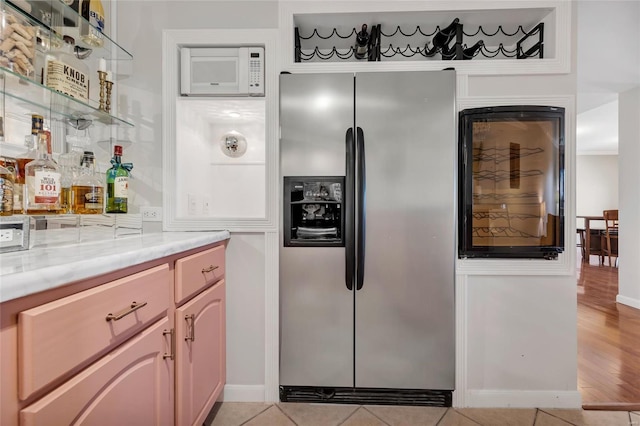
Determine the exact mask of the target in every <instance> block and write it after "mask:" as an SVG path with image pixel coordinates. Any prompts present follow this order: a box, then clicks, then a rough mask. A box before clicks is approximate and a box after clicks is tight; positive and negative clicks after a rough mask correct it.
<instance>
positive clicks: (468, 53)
mask: <svg viewBox="0 0 640 426" xmlns="http://www.w3.org/2000/svg"><path fill="white" fill-rule="evenodd" d="M482 46H484V41H482V40H480V41H478V42H477V43H476V44H474V45H473V46H471V47H467V48H466V49H464V50H462V59H473V57H474V56H476V53H478V51H479V50H480V49H482Z"/></svg>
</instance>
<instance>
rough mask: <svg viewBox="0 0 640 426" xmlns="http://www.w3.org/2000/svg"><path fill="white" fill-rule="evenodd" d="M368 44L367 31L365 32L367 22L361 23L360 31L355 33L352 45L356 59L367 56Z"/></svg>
mask: <svg viewBox="0 0 640 426" xmlns="http://www.w3.org/2000/svg"><path fill="white" fill-rule="evenodd" d="M368 45H369V33H368V32H367V24H362V28H361V29H360V32H359V33H358V34H357V35H356V45H355V47H354V54H355V57H356V59H364V58H365V56H367V49H368Z"/></svg>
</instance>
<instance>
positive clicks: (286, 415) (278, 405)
mask: <svg viewBox="0 0 640 426" xmlns="http://www.w3.org/2000/svg"><path fill="white" fill-rule="evenodd" d="M273 406H274V407H276V408H277V409H278V410H279V411H280V412H281V413H282V414H284V416H285V417H286V418H288V419H289V420H291V422H292V423H293V424H294V425H296V426H298V423H296V421H295V420H293V419H292V418H291V417H289V415H288V414H287V413H285V412H284V411H283V410H282V408H280V404H273Z"/></svg>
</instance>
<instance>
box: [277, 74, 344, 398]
mask: <svg viewBox="0 0 640 426" xmlns="http://www.w3.org/2000/svg"><path fill="white" fill-rule="evenodd" d="M353 84H354V83H353V74H326V75H309V74H300V75H294V74H283V75H281V76H280V126H281V128H280V131H281V136H280V167H281V176H282V179H283V178H284V176H345V174H346V169H345V163H346V146H347V140H346V134H347V130H348V129H350V128H352V127H353ZM282 179H281V182H282ZM344 192H345V193H344V194H343V195H344V197H345V199H346V198H347V197H350V196H351V194H349V193H348V189H346V188H345V191H344ZM281 223H282V222H281ZM347 238H348V237H347ZM283 240H284V235H281V243H280V385H282V386H326V387H347V386H353V356H354V354H353V291H351V290H349V289H348V288H347V283H346V279H345V274H346V272H345V263H346V262H345V257H346V252H345V247H284V244H283ZM345 244H348V242H345Z"/></svg>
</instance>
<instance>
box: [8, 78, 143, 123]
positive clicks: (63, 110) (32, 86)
mask: <svg viewBox="0 0 640 426" xmlns="http://www.w3.org/2000/svg"><path fill="white" fill-rule="evenodd" d="M0 91H1V92H2V93H3V94H5V95H6V96H8V97H10V98H12V99H14V100H15V101H16V102H18V103H19V104H22V105H24V106H29V107H31V108H33V107H35V108H36V109H37V110H38V111H51V114H52V115H54V116H57V117H58V118H62V119H71V120H77V119H79V118H82V119H89V120H93V122H94V123H95V122H98V123H102V124H107V125H110V124H115V125H124V126H129V127H133V124H132V123H129V122H128V121H125V120H123V119H121V118H118V117H115V116H112V115H110V114H109V113H107V112H105V111H102V110H100V109H98V107H97V106H92V105H90V104H87V103H85V102H82V101H79V100H77V99H74V98H71V97H69V96H67V95H64V94H62V93H59V92H56V91H55V90H52V89H50V88H48V87H46V86H43V85H41V84H39V83H36V82H35V81H33V80H31V79H29V78H27V77H24V76H22V75H20V74H17V73H14V72H13V71H11V70H9V69H6V68H0ZM90 102H91V101H90Z"/></svg>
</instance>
